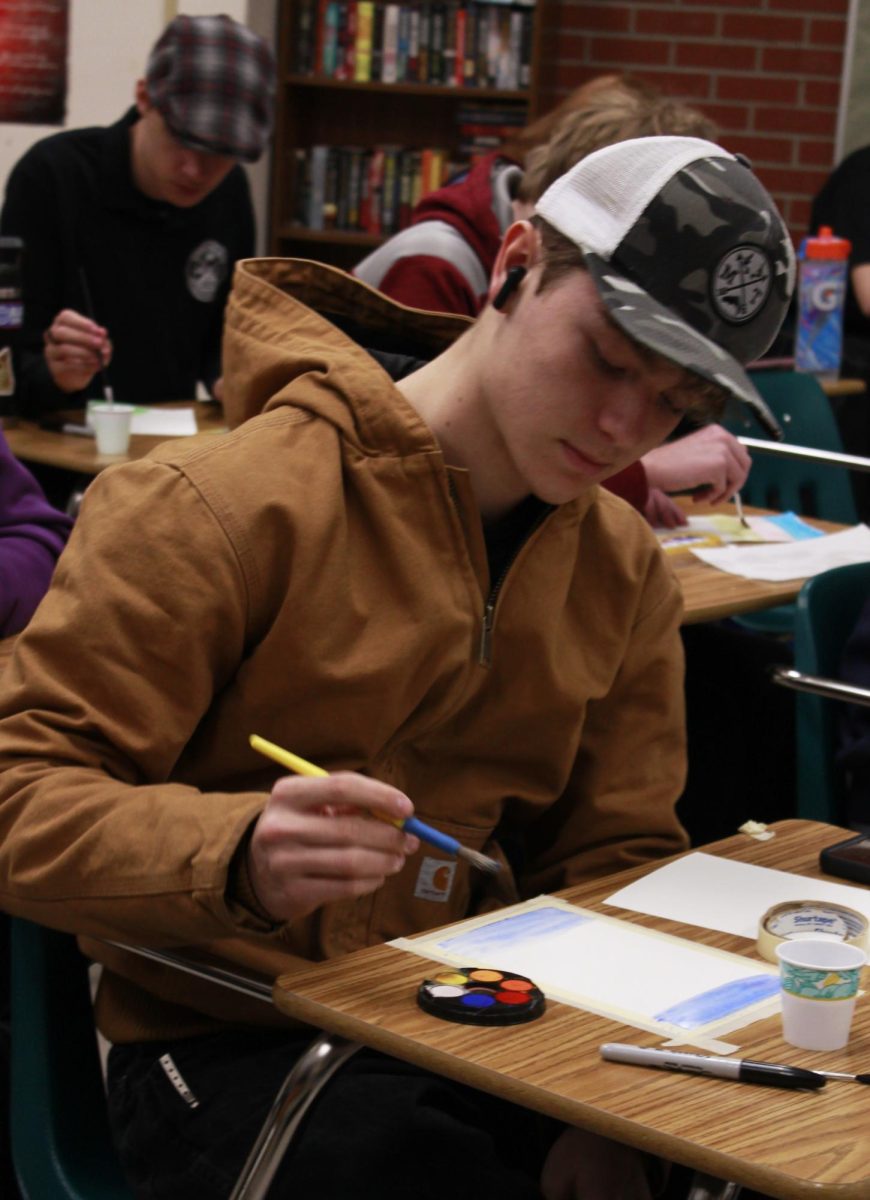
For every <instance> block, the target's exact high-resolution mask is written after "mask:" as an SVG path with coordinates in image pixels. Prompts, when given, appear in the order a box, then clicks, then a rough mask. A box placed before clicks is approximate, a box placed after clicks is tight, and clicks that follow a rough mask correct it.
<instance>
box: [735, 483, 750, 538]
mask: <svg viewBox="0 0 870 1200" xmlns="http://www.w3.org/2000/svg"><path fill="white" fill-rule="evenodd" d="M734 507H735V508H736V509H737V518H738V520H739V521H740V524H741V525H743V526H744V528H746V529H748V528H749V522H748V521H747V520H746V517H745V516H744V515H743V501H742V500H741V499H740V493H739V492H735V493H734Z"/></svg>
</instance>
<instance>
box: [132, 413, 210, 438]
mask: <svg viewBox="0 0 870 1200" xmlns="http://www.w3.org/2000/svg"><path fill="white" fill-rule="evenodd" d="M130 432H131V433H144V434H147V435H148V436H149V437H191V436H192V435H193V434H195V433H198V432H199V431H198V429H197V425H196V413H195V412H194V410H193V409H192V408H156V407H155V408H137V409H136V411H135V412H134V413H133V421H132V424H131V425H130Z"/></svg>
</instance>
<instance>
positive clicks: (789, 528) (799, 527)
mask: <svg viewBox="0 0 870 1200" xmlns="http://www.w3.org/2000/svg"><path fill="white" fill-rule="evenodd" d="M764 519H765V521H766V522H767V523H768V525H775V526H776V527H777V529H781V530H782V531H783V533H787V534H788V536H789V537H790V538H794V540H795V541H796V542H800V541H803V540H804V539H805V538H817V537H824V533H823V531H822V530H821V529H816V528H815V527H814V526H813V525H808V524H807V522H806V521H805V520H804V519H803V518H802V517H799V516H798V515H797V513H793V512H784V513H779V515H778V516H766V517H765V518H764Z"/></svg>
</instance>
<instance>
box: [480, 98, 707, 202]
mask: <svg viewBox="0 0 870 1200" xmlns="http://www.w3.org/2000/svg"><path fill="white" fill-rule="evenodd" d="M660 134H675V135H679V136H682V137H701V138H707V139H708V140H709V141H715V140H716V138H717V136H718V131H717V129H716V126H715V125H714V123H713V122H712V121H711V120H709V118H708V117H706V116H704V114H703V113H702V112H700V111H699V110H698V109H696V108H692V107H691V106H690V105H688V104H684V103H683V102H682V101H681V100H676V99H674V98H672V97H670V96H665V95H663V94H662V93H661V92H660V91H659V90H658V88H655V87H652V86H651V85H650V84H646V83H642V82H641V81H640V80H637V79H632V78H631V77H630V76H626V75H601V76H599V77H598V78H597V79H593V80H590V81H589V83H586V84H584V85H583V86H582V87H579V88H577V89H576V91H574V92H572V93H571V94H570V95H569V96H568V97H567V98H566V99H565V100H563V101H562V103H561V104H560V105H559V106H558V108H555V109H554V110H553V111H552V112H550V113H547V114H546V115H545V116H543V117H540V118H539V119H538V120H537V121H533V122H532V124H531V125H528V126H526V128H525V129H524V130H521V131H520V133H518V134H517V136H516V137H515V138H514V139H513V140H512V141H511V142H509V143H507V144H506V145H505V147H504V148H503V152H504V153H505V155H506V156H507V157H514V158H518V159H519V161H523V160H524V172H523V177H522V179H521V180H520V183H519V187H518V189H517V199H518V200H523V201H526V202H528V203H533V202H534V201H535V200H537V199H538V197H539V196H541V195H542V194H543V192H545V191H546V189H547V188H548V187H549V186H550V184H551V183H553V182H555V180H557V179H558V178H559V176H560V175H564V174H565V172H566V171H568V170H569V169H570V168H571V167H573V166H574V164H575V163H577V162H579V161H580V159H581V158H585V157H586V155H587V154H591V153H592V151H593V150H600V149H601V148H602V147H603V146H609V145H612V143H613V142H623V141H626V140H627V139H628V138H636V137H653V136H655V135H660Z"/></svg>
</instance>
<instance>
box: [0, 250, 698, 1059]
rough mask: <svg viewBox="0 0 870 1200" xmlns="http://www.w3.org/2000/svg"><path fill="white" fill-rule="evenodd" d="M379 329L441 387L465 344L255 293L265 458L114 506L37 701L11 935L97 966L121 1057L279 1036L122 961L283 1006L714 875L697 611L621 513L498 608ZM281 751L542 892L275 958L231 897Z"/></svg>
mask: <svg viewBox="0 0 870 1200" xmlns="http://www.w3.org/2000/svg"><path fill="white" fill-rule="evenodd" d="M309 304H312V305H313V306H314V307H309V306H308V305H309ZM318 307H319V308H322V309H325V310H327V311H328V312H329V314H330V316H331V318H332V320H329V321H328V320H326V319H324V317H323V316H321V315H318V313H317V312H316V311H315V308H318ZM339 326H341V328H339ZM359 326H365V327H366V330H367V333H366V338H367V340H369V341H371V340H374V341H375V342H376V343H377V344H378V345H379V346H380V347H381V349H386V350H389V349H404V350H406V351H410V353H412V354H425V355H431V354H432V353H433V352H434V351H436V350H437V349H438V348H439V347H440V346H443V345H445V344H446V343H447V341H449V340H450V339H451V338H452V337H454V336H455V335H456V333H457V332H458V331H459V332H461V331H462V329H463V328H464V327H465V323H464V322H463V321H462V320H459V321H457V320H456V319H455V318H450V317H446V316H441V315H439V316H426V315H423V314H420V313H417V312H415V311H414V310H409V309H403V308H402V307H401V306H396V305H395V304H394V303H392V302H391V301H388V300H386V299H385V298H383V297H380V296H379V295H377V294H376V293H374V292H372V291H371V290H370V289H368V288H367V287H366V285H364V284H361V283H359V282H358V281H356V280H353V279H351V278H350V277H349V276H345V275H344V274H343V273H341V272H338V271H334V270H331V269H329V268H324V267H318V266H316V265H314V264H311V263H292V262H287V261H284V260H253V261H249V262H245V263H242V264H240V265H239V267H238V268H237V275H236V281H235V286H234V291H233V295H232V299H231V302H230V305H229V309H228V315H227V323H226V343H225V381H226V391H227V396H228V401H227V410H228V416H229V418H230V423H231V424H233V425H235V426H236V428H235V429H234V430H233V431H232V432H231V433H229V434H227V435H223V436H216V435H205V436H203V437H200V438H196V439H191V440H189V441H187V440H185V441H181V442H179V441H176V442H172V443H167V444H166V445H165V446H163V447H161V448H160V449H159V450H157V451H156V452H155V453H153V454H152V455H150V456H149V457H148V458H147V459H145V460H142V461H140V462H137V463H133V464H130V465H124V466H120V467H117V468H114V469H110V470H108V471H106V472H104V474H102V475H101V476H100V477H99V478H98V479H97V480H96V481H95V483H94V484H93V485H92V487H91V488H89V490H88V493H87V495H86V497H85V502H84V505H83V508H82V513H81V516H80V518H79V521H78V524H77V526H76V529H75V530H74V533H73V536H72V540H71V541H70V544H69V547H68V549H67V550H66V551H65V553H64V555H63V556H62V558H61V561H60V564H59V567H58V570H57V573H56V575H55V580H54V584H53V586H52V588H51V591H50V592H49V595H48V596H47V598H46V599H45V601H44V602H43V604H42V605H41V607H40V609H39V610H38V612H37V615H36V617H35V618H34V620H33V622H32V624H31V626H30V627H29V629H28V631H27V632H26V634H24V635H23V636H22V638H21V639H20V642H19V645H18V646H17V648H16V653H15V656H14V659H13V662H12V664H11V666H10V668H9V670H8V672H7V674H6V676H5V678H4V680H3V684H2V692H0V905H2V906H3V907H5V908H7V909H8V910H9V911H11V912H13V913H18V914H22V915H25V916H29V917H31V918H32V919H34V920H36V921H41V922H44V923H45V924H48V925H54V926H57V927H60V928H62V929H67V930H71V931H74V932H76V933H78V934H80V935H83V936H84V938H85V944H86V946H87V949H88V951H89V952H90V953H92V954H93V955H94V956H95V957H96V958H98V959H100V960H101V961H103V962H104V963H106V964H107V969H106V970H105V971H104V973H103V979H102V984H101V989H100V995H99V1000H98V1018H99V1022H100V1025H101V1027H102V1029H103V1031H104V1032H105V1033H106V1035H107V1036H108V1037H109V1038H110V1039H112V1040H116V1041H129V1040H133V1039H141V1038H154V1037H162V1036H170V1035H174V1036H178V1035H180V1034H185V1033H193V1032H197V1031H203V1030H206V1029H209V1028H214V1024H215V1020H219V1021H245V1022H247V1021H260V1022H262V1021H264V1020H271V1019H277V1018H276V1017H272V1016H270V1010H269V1007H268V1006H267V1005H259V1006H258V1005H256V1004H254V1003H253V1002H251V1003H250V1004H248V1003H246V1002H243V1001H242V1000H241V999H240V998H238V997H237V996H235V995H234V994H233V993H225V992H218V991H215V990H214V989H213V988H212V987H210V986H209V985H204V984H199V983H196V982H194V981H192V980H189V979H188V978H186V977H183V976H179V975H176V974H173V973H172V972H169V971H167V970H165V969H161V968H159V967H157V966H155V965H153V964H151V963H147V962H144V961H142V960H140V959H133V958H131V957H130V956H127V955H124V954H122V953H119V952H118V951H116V950H113V949H111V948H110V947H107V946H105V945H104V944H102V943H100V942H99V941H97V940H95V939H101V938H114V939H118V940H120V941H126V942H133V943H140V944H146V945H152V946H184V945H196V946H198V947H200V948H205V949H206V950H208V951H210V952H211V953H214V954H216V955H218V956H219V957H220V958H222V959H224V960H226V961H229V962H231V963H235V964H241V965H244V966H246V967H252V968H255V969H259V970H261V971H264V972H266V973H267V974H274V973H276V972H278V971H282V970H288V969H291V968H292V966H293V963H294V961H296V962H299V961H311V960H314V959H321V958H324V957H331V956H335V955H340V954H344V953H346V952H348V951H350V950H353V949H356V948H358V947H361V946H365V945H369V944H373V943H378V942H381V941H383V940H384V939H389V938H394V937H396V936H399V935H408V934H413V933H414V932H417V931H420V930H423V929H426V928H429V927H432V926H435V925H440V924H443V923H445V922H448V921H451V920H454V919H456V918H459V917H462V916H464V915H465V914H467V913H468V912H469V911H472V910H475V909H477V908H479V907H481V906H482V905H485V904H491V903H493V902H494V901H497V902H505V901H510V900H512V899H516V898H518V897H520V896H528V895H535V894H537V893H539V892H547V891H551V890H553V889H555V888H559V887H562V886H563V885H566V884H569V883H571V882H573V881H575V880H578V879H581V878H584V877H587V876H590V875H593V874H601V873H604V872H607V871H612V870H615V869H617V868H620V867H623V866H626V865H629V864H631V863H637V862H640V861H642V860H644V859H650V858H654V857H656V856H659V855H665V854H668V853H671V852H673V851H676V850H679V849H681V848H682V847H683V845H684V835H683V833H682V830H681V828H680V826H679V824H678V823H677V821H676V818H675V816H674V810H673V805H674V800H675V797H676V796H677V795H678V794H679V792H680V789H681V786H682V781H683V772H684V744H683V712H682V661H681V652H680V643H679V637H678V622H679V618H680V598H679V593H678V589H677V586H676V584H675V581H674V578H673V576H672V573H671V571H670V569H669V567H668V565H667V564H666V562H665V559H664V556H663V555H662V554H661V552H660V550H659V548H658V546H657V543H656V541H655V538H654V537H653V536H652V534H651V532H650V530H649V529H648V528H647V526H646V524H645V523H644V521H643V520H642V519H641V518H640V517H639V516H638V514H637V513H635V512H634V511H632V510H631V509H630V508H629V507H628V505H626V504H625V503H623V502H622V501H620V500H618V499H616V498H615V497H614V496H612V495H610V494H608V493H606V492H604V491H599V490H598V489H593V491H592V493H591V494H588V495H585V496H584V497H583V498H582V499H580V500H578V501H576V502H573V503H570V504H567V505H564V506H563V507H561V508H557V509H554V510H552V511H551V512H550V513H549V515H547V516H546V517H545V519H544V520H543V522H542V523H541V524H540V525H539V526H538V527H537V528H536V529H535V531H534V532H533V533H532V534H531V535H530V536H529V538H528V540H527V541H526V542H525V544H524V545H523V546H522V548H521V549H520V551H519V553H518V554H517V555H516V558H515V559H514V561H513V563H512V565H511V566H510V569H509V570H508V572H507V574H506V576H505V577H504V578H503V580H502V581H501V582H500V583H495V584H494V583H493V581H491V580H490V579H489V577H488V568H487V559H486V553H485V547H484V541H483V534H482V529H481V524H480V519H479V517H478V515H477V512H476V509H475V505H474V502H473V499H472V494H471V491H470V487H469V484H468V479H467V476H466V474H465V473H464V472H463V471H461V470H457V469H450V468H448V467H446V466H445V463H444V461H443V458H442V455H441V452H440V450H439V447H438V445H437V443H436V442H435V441H434V439H433V436H432V434H431V432H430V431H429V429H428V428H427V426H426V425H425V423H424V422H423V421H422V420H421V419H420V417H419V416H418V415H417V414H416V412H415V411H414V410H413V409H412V408H411V407H410V406H409V405H408V403H407V402H406V401H405V400H404V398H403V397H402V395H401V394H400V393H399V391H398V390H397V389H396V387H395V386H394V384H393V382H392V381H391V379H390V377H389V375H388V374H387V373H386V371H385V370H384V369H383V368H382V367H381V366H380V365H378V363H376V362H375V361H374V360H373V359H372V358H371V357H370V355H369V354H368V353H366V351H365V350H363V349H361V348H360V347H359V346H358V345H357V344H356V343H355V342H354V341H353V340H352V338H351V336H350V334H351V333H353V332H354V331H355V330H356V329H357V327H359ZM488 605H489V606H491V608H492V612H493V618H492V629H491V636H490V638H489V639H488V642H489V644H488V648H487V650H486V652H484V653H482V640H483V639H482V631H483V627H484V614H485V610H486V609H487V606H488ZM254 732H256V733H260V734H262V735H263V736H264V737H267V738H269V739H271V740H272V741H274V742H277V743H279V744H280V745H283V746H286V747H288V748H290V749H292V750H294V751H296V752H297V753H299V754H301V755H303V756H304V757H306V758H308V759H310V760H312V761H314V762H316V763H320V764H321V765H323V766H325V767H326V768H328V769H337V768H343V769H350V770H356V771H364V772H367V773H370V774H372V775H374V776H377V777H378V778H381V779H384V780H388V781H390V782H392V783H394V784H395V785H397V786H398V787H400V788H402V789H404V790H405V791H406V792H407V794H408V795H409V796H410V797H411V798H412V799H413V801H414V803H415V806H416V811H417V813H418V815H419V816H420V817H422V818H423V819H424V820H425V821H428V822H430V823H431V824H433V825H435V826H436V827H437V828H439V829H442V830H446V831H447V832H449V833H450V834H452V835H453V836H455V837H457V838H459V839H460V840H461V841H462V842H464V843H465V844H466V845H468V846H470V847H472V848H476V849H485V850H486V851H487V852H489V853H498V850H497V848H496V842H497V841H498V840H501V841H503V842H505V843H507V842H510V844H511V845H512V846H513V847H514V854H513V857H514V859H515V860H516V861H521V862H522V866H521V867H520V868H519V870H518V872H517V875H516V877H515V878H514V877H513V876H512V875H511V873H510V872H509V871H508V870H507V869H505V870H504V871H503V872H501V873H500V878H499V879H497V880H496V881H495V882H494V884H493V885H492V887H493V888H494V889H495V890H494V891H493V892H492V894H490V895H487V894H486V891H485V889H486V887H487V886H489V885H487V884H486V883H485V882H484V881H482V880H481V878H480V877H479V876H474V877H472V876H471V875H470V874H469V871H468V869H467V868H466V867H465V866H463V865H462V864H459V865H454V864H453V862H452V860H449V859H447V858H446V856H443V855H441V854H440V853H439V852H438V851H435V850H433V849H431V848H430V847H426V846H424V847H422V848H421V850H420V852H419V854H417V855H415V856H413V857H412V858H410V859H409V860H408V863H407V864H406V867H405V869H404V870H403V871H402V872H401V873H400V874H399V875H398V876H395V877H393V878H391V879H390V880H389V881H388V882H387V883H386V884H385V885H384V887H383V888H381V889H380V890H379V891H378V892H377V893H375V894H374V895H370V896H366V897H364V898H362V899H360V900H356V901H353V902H347V903H340V904H335V905H331V906H329V907H327V908H325V909H323V910H322V911H319V912H317V913H315V914H314V915H313V916H311V917H310V918H307V919H305V920H301V921H299V922H296V923H293V924H292V925H288V926H284V927H281V928H279V929H277V930H275V929H270V928H269V927H268V925H267V924H266V923H264V922H262V921H261V920H259V919H258V918H257V917H256V916H255V915H254V914H253V913H252V912H249V911H248V910H247V909H246V908H245V907H244V906H243V905H242V904H240V903H239V900H238V897H234V896H233V895H231V894H230V892H231V891H232V889H231V888H229V887H228V871H229V868H230V865H231V863H232V861H233V855H234V852H235V851H236V849H237V847H238V845H239V843H240V840H241V839H242V838H243V836H244V834H245V832H246V830H247V829H248V827H249V826H250V825H251V823H252V821H253V820H254V818H255V817H256V815H257V813H258V812H259V811H260V809H261V808H262V806H263V803H264V799H265V796H266V794H267V792H268V791H269V789H270V787H271V785H272V783H273V782H274V780H275V779H276V778H277V777H278V776H279V775H280V774H281V772H280V770H279V769H278V768H277V767H274V766H273V765H271V764H270V763H268V762H266V761H265V760H264V759H262V758H261V757H259V756H258V755H257V754H255V753H254V752H253V751H252V750H251V749H250V748H249V745H248V735H249V734H250V733H254ZM444 864H448V870H447V871H444V870H440V869H439V868H440V867H442V866H443V865H444Z"/></svg>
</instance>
